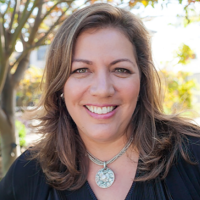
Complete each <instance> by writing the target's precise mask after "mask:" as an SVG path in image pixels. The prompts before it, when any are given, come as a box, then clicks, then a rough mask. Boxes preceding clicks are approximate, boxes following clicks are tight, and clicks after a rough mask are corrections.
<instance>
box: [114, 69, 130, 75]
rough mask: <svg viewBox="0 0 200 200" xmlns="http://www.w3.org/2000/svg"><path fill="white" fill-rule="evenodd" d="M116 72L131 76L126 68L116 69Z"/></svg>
mask: <svg viewBox="0 0 200 200" xmlns="http://www.w3.org/2000/svg"><path fill="white" fill-rule="evenodd" d="M115 72H117V73H125V74H126V73H129V74H130V71H129V70H128V69H124V68H116V69H115Z"/></svg>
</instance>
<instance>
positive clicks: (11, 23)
mask: <svg viewBox="0 0 200 200" xmlns="http://www.w3.org/2000/svg"><path fill="white" fill-rule="evenodd" d="M16 8H17V0H15V7H14V11H13V13H12V17H11V21H10V26H9V29H8V32H10V31H11V29H12V25H13V21H14V18H15V13H16Z"/></svg>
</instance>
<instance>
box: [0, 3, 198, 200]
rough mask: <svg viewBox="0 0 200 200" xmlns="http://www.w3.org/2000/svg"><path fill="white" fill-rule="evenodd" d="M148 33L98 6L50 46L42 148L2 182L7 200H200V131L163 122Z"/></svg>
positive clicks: (75, 17)
mask: <svg viewBox="0 0 200 200" xmlns="http://www.w3.org/2000/svg"><path fill="white" fill-rule="evenodd" d="M161 96H162V95H161V91H160V82H159V77H158V74H157V72H156V70H155V68H154V65H153V62H152V55H151V47H150V37H149V33H148V32H147V30H146V29H145V27H144V26H143V24H142V22H141V20H140V19H138V18H137V17H136V16H134V15H133V14H131V13H130V12H128V11H125V10H123V9H120V8H116V7H113V6H111V5H109V4H104V3H99V4H93V5H91V6H88V7H85V8H83V9H80V10H78V11H77V12H75V13H73V14H72V15H71V16H69V18H68V19H67V20H66V21H65V22H64V23H63V25H62V26H61V28H60V29H59V31H58V33H57V34H56V36H55V38H54V41H53V42H52V44H51V47H50V50H49V54H48V57H47V63H46V68H45V74H44V91H43V96H42V99H41V102H40V104H39V105H38V108H37V109H36V110H35V118H37V119H39V120H40V122H41V123H40V124H39V125H38V126H37V130H38V132H39V133H43V134H44V138H43V139H42V140H41V141H39V142H38V143H37V144H36V145H35V146H33V147H31V148H29V149H28V150H27V151H26V152H25V153H24V154H22V155H21V156H20V157H19V158H18V159H17V160H16V161H15V163H14V164H13V165H12V166H11V168H10V170H9V172H8V174H7V175H6V176H5V178H4V179H3V180H2V181H1V182H0V199H4V200H27V199H28V200H36V199H39V200H59V199H60V200H63V199H65V200H79V199H80V200H90V199H91V200H96V199H100V200H104V199H109V200H123V199H126V200H168V199H169V200H171V199H173V200H180V199H181V200H189V199H200V183H199V180H200V173H199V170H200V164H199V163H200V139H199V138H200V134H199V132H200V128H199V127H198V126H196V125H194V124H191V123H190V122H188V121H187V120H186V119H184V118H181V117H179V116H178V115H173V116H167V115H165V114H163V112H162V99H161Z"/></svg>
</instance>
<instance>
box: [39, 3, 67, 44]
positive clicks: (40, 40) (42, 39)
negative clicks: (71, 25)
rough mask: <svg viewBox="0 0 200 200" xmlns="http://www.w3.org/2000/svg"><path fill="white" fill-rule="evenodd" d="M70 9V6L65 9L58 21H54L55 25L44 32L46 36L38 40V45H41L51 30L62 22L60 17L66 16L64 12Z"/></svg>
mask: <svg viewBox="0 0 200 200" xmlns="http://www.w3.org/2000/svg"><path fill="white" fill-rule="evenodd" d="M68 9H69V7H68V8H67V9H65V11H64V12H63V13H62V15H60V16H59V18H58V19H57V21H56V22H55V23H54V25H52V26H51V27H50V29H49V30H48V31H47V32H46V33H45V34H44V36H43V37H41V38H40V39H39V40H38V41H37V42H36V46H38V45H40V44H41V43H42V42H43V41H44V40H45V39H46V37H47V36H48V35H49V33H51V31H52V30H53V29H54V28H55V27H56V26H57V25H58V24H59V23H60V19H61V18H62V17H63V16H64V14H65V13H66V12H67V10H68Z"/></svg>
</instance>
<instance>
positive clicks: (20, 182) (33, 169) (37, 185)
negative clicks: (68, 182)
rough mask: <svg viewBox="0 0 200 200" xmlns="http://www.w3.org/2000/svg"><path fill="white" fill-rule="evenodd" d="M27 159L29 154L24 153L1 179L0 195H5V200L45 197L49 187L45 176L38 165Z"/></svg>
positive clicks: (34, 161) (27, 152)
mask: <svg viewBox="0 0 200 200" xmlns="http://www.w3.org/2000/svg"><path fill="white" fill-rule="evenodd" d="M29 158H30V152H29V151H26V152H24V153H23V154H22V155H21V156H19V157H18V158H17V159H16V160H15V162H14V163H13V165H12V166H11V167H10V169H9V171H8V173H7V174H6V176H5V177H4V178H3V179H2V181H1V183H0V194H1V195H5V198H4V199H5V200H7V199H9V200H10V199H22V200H23V199H43V198H41V197H43V196H45V195H47V193H48V189H49V186H48V185H47V184H46V180H45V175H44V173H43V172H42V169H41V168H40V165H39V163H38V162H37V161H36V160H29ZM1 195H0V197H1ZM7 196H8V198H7ZM11 197H12V198H11ZM38 197H40V198H38Z"/></svg>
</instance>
